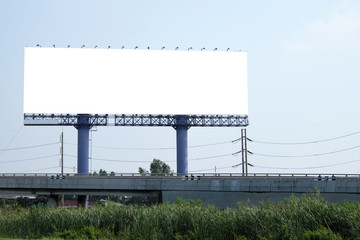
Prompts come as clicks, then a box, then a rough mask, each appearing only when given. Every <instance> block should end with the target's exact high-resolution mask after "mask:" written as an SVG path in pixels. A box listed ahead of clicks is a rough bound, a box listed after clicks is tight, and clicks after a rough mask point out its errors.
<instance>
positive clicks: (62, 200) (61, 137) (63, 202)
mask: <svg viewBox="0 0 360 240" xmlns="http://www.w3.org/2000/svg"><path fill="white" fill-rule="evenodd" d="M60 142H61V148H60V155H61V177H62V178H63V177H64V132H61V135H60ZM61 204H62V207H64V206H65V198H64V195H61Z"/></svg>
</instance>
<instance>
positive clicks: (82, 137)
mask: <svg viewBox="0 0 360 240" xmlns="http://www.w3.org/2000/svg"><path fill="white" fill-rule="evenodd" d="M75 127H76V129H77V130H78V161H77V173H78V175H81V176H87V175H89V132H90V128H91V127H92V124H91V123H90V115H88V114H79V115H78V117H77V124H76V125H75ZM88 199H89V198H88V196H87V195H78V207H83V208H88Z"/></svg>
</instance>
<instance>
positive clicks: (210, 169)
mask: <svg viewBox="0 0 360 240" xmlns="http://www.w3.org/2000/svg"><path fill="white" fill-rule="evenodd" d="M227 168H232V166H227V167H220V168H218V167H217V168H216V169H217V170H219V169H227ZM212 170H214V168H208V169H200V170H194V171H189V173H198V172H205V171H212Z"/></svg>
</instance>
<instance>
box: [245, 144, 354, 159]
mask: <svg viewBox="0 0 360 240" xmlns="http://www.w3.org/2000/svg"><path fill="white" fill-rule="evenodd" d="M359 147H360V145H358V146H355V147H350V148H345V149H340V150H336V151H332V152H325V153H315V154H308V155H272V154H263V153H256V152H251V154H252V155H258V156H264V157H279V158H285V157H286V158H301V157H317V156H323V155H329V154H334V153H339V152H345V151H349V150H352V149H355V148H359Z"/></svg>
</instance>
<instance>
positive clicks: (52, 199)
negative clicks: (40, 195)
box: [47, 195, 59, 208]
mask: <svg viewBox="0 0 360 240" xmlns="http://www.w3.org/2000/svg"><path fill="white" fill-rule="evenodd" d="M47 206H48V207H53V208H56V207H58V206H59V196H57V195H50V196H49V197H48V200H47Z"/></svg>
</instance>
